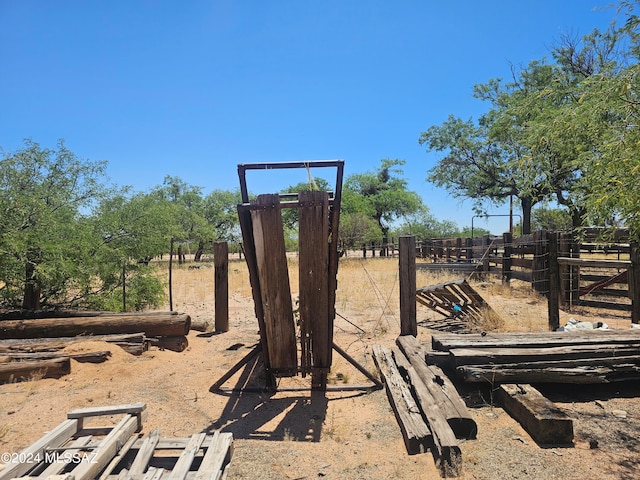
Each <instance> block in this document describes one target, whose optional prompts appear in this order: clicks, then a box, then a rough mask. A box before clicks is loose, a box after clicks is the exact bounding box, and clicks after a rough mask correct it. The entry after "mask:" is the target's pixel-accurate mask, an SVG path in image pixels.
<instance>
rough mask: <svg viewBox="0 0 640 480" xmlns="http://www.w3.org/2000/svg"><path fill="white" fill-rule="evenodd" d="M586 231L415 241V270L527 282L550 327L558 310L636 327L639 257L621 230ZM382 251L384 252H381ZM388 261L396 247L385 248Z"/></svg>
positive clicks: (638, 318)
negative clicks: (611, 314)
mask: <svg viewBox="0 0 640 480" xmlns="http://www.w3.org/2000/svg"><path fill="white" fill-rule="evenodd" d="M604 233H605V232H604V230H603V229H596V228H589V229H583V230H581V231H578V232H575V233H567V232H552V231H547V230H538V231H536V232H534V233H532V234H529V235H521V236H517V237H514V236H512V235H511V234H510V233H505V234H503V235H502V236H489V235H485V236H482V237H477V238H464V239H463V238H438V239H426V240H423V241H417V242H416V244H415V254H416V258H417V259H421V260H419V261H418V263H417V267H418V268H426V269H433V270H435V269H440V270H442V269H452V270H460V271H464V272H468V274H469V275H471V276H472V275H497V276H500V277H501V278H502V281H503V282H505V283H509V282H510V281H511V280H521V281H525V282H529V283H530V284H531V286H532V288H533V289H534V290H535V291H536V292H538V293H540V294H541V295H544V296H546V297H547V298H548V299H549V322H550V325H555V328H557V326H558V325H557V323H558V322H559V312H558V309H559V308H560V307H562V308H563V309H565V310H571V309H572V308H574V307H578V306H579V307H585V308H591V307H594V308H600V309H606V310H615V311H623V312H630V313H631V319H632V322H633V323H640V253H639V249H638V243H637V241H631V240H630V239H629V232H628V230H625V229H620V230H616V231H615V232H613V233H611V232H608V233H609V235H606V236H605V235H604ZM604 239H606V240H604ZM381 247H382V246H381ZM380 251H385V252H386V253H387V252H388V253H387V254H388V255H392V254H395V253H396V252H397V251H398V246H397V245H394V244H387V245H386V246H385V248H384V249H382V250H380Z"/></svg>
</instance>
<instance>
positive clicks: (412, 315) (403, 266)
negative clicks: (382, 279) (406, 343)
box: [398, 235, 418, 337]
mask: <svg viewBox="0 0 640 480" xmlns="http://www.w3.org/2000/svg"><path fill="white" fill-rule="evenodd" d="M398 242H399V248H400V254H399V257H398V264H399V272H400V273H399V276H400V334H401V335H413V336H414V337H415V336H417V335H418V323H417V320H416V315H417V311H416V238H415V237H414V236H408V235H405V236H401V237H400V238H399V239H398Z"/></svg>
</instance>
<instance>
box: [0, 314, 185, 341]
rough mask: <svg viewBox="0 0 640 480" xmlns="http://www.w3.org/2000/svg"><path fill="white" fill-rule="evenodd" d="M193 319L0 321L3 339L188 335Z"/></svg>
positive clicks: (101, 317) (150, 316)
mask: <svg viewBox="0 0 640 480" xmlns="http://www.w3.org/2000/svg"><path fill="white" fill-rule="evenodd" d="M190 328H191V317H189V315H186V314H181V315H159V316H156V315H154V314H147V315H99V316H94V317H60V318H44V319H33V320H5V321H2V322H0V335H1V336H2V337H3V338H23V339H24V338H38V337H73V336H77V335H108V334H114V333H138V332H144V333H145V334H146V335H147V336H157V337H161V336H179V335H187V334H188V333H189V329H190Z"/></svg>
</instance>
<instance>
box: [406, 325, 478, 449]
mask: <svg viewBox="0 0 640 480" xmlns="http://www.w3.org/2000/svg"><path fill="white" fill-rule="evenodd" d="M396 343H397V344H398V346H399V347H400V349H401V350H402V352H404V355H406V358H407V359H408V361H409V363H410V364H411V366H412V367H413V368H414V369H415V371H416V373H417V375H418V376H419V377H420V379H421V380H422V382H423V383H424V385H425V387H426V388H427V389H428V390H429V392H430V395H431V396H432V397H433V399H434V402H435V404H436V405H437V406H438V408H439V409H440V410H441V411H442V414H443V415H444V417H445V418H446V419H447V422H448V424H449V426H450V427H451V429H452V430H453V432H454V434H455V436H456V437H457V438H466V439H472V438H475V437H476V435H477V433H478V426H477V425H476V422H475V420H474V419H473V418H472V417H471V414H470V413H469V410H468V409H467V406H466V404H465V403H464V400H462V398H461V397H460V395H459V394H458V391H457V390H456V388H455V386H454V385H453V383H452V382H451V380H450V379H449V377H447V375H446V374H445V373H444V372H443V371H442V370H441V369H440V368H439V367H437V366H435V365H427V364H426V363H425V360H424V353H423V351H422V349H421V346H420V343H419V342H418V340H417V339H416V338H415V337H412V336H411V335H404V336H400V337H398V338H397V339H396ZM396 363H398V357H396ZM398 365H399V364H398Z"/></svg>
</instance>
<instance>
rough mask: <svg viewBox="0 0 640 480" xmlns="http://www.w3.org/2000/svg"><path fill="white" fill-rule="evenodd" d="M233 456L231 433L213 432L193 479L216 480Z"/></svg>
mask: <svg viewBox="0 0 640 480" xmlns="http://www.w3.org/2000/svg"><path fill="white" fill-rule="evenodd" d="M232 456H233V434H231V433H221V432H219V431H216V432H214V434H213V436H212V438H211V444H210V446H209V447H208V448H207V452H206V453H205V454H204V458H203V459H202V462H201V463H200V468H199V469H198V473H197V474H196V476H195V480H217V479H218V478H220V477H221V475H222V472H223V470H224V468H225V466H226V465H228V464H229V462H230V461H231V457H232Z"/></svg>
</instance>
